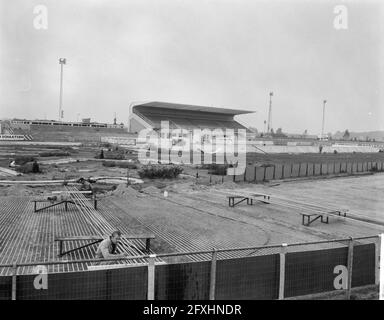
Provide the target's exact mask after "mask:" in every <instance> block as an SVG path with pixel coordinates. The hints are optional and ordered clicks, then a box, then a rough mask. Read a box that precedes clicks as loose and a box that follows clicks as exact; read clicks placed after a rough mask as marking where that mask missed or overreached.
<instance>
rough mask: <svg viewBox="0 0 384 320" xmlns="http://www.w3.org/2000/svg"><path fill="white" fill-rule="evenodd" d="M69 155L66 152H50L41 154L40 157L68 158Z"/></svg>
mask: <svg viewBox="0 0 384 320" xmlns="http://www.w3.org/2000/svg"><path fill="white" fill-rule="evenodd" d="M70 155H71V154H70V153H69V152H67V151H52V152H41V153H39V156H40V157H68V156H70Z"/></svg>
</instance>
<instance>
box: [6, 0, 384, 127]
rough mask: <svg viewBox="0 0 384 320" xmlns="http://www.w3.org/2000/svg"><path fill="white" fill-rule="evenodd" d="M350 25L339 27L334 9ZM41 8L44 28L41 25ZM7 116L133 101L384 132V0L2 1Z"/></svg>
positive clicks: (251, 119) (67, 113) (98, 110)
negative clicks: (343, 12) (341, 9)
mask: <svg viewBox="0 0 384 320" xmlns="http://www.w3.org/2000/svg"><path fill="white" fill-rule="evenodd" d="M340 4H342V5H344V6H346V8H347V9H348V29H343V30H337V29H335V28H334V19H335V17H336V15H337V14H335V13H334V8H335V6H336V5H340ZM36 5H45V6H46V8H47V10H48V28H47V29H46V30H45V29H36V28H35V27H34V23H33V21H34V19H35V17H36V14H34V13H33V10H34V7H35V6H36ZM0 10H1V11H0V26H1V33H0V68H1V69H0V71H1V72H0V118H4V117H7V118H13V117H18V118H32V119H36V118H43V119H44V118H47V119H57V117H58V104H59V80H60V66H59V64H58V59H59V58H60V57H65V58H67V64H66V65H65V67H64V98H63V109H64V120H69V121H74V120H76V119H77V117H80V118H83V117H91V118H92V120H95V121H103V122H112V121H113V117H114V112H116V113H117V118H118V121H119V122H124V123H126V122H127V118H128V109H129V104H130V103H131V102H135V101H166V102H175V103H186V104H197V105H205V106H214V107H228V108H233V109H246V110H251V111H255V112H256V113H255V114H253V115H248V116H241V117H240V118H239V120H240V121H242V123H245V124H248V125H252V126H256V127H257V128H258V129H259V130H263V126H264V125H263V121H264V120H265V119H267V110H268V102H269V92H270V91H273V92H274V96H273V111H272V127H273V128H275V129H277V128H278V127H282V129H283V131H286V132H297V133H301V132H303V131H304V130H305V129H308V131H309V132H310V133H314V134H319V133H320V131H321V120H322V101H323V100H324V99H327V100H328V103H327V105H326V122H325V131H326V132H335V131H336V130H345V129H349V130H350V131H367V130H384V106H383V102H384V94H383V88H384V87H383V85H384V81H383V80H384V72H383V69H384V68H383V53H384V49H383V46H384V40H383V37H384V27H383V21H384V10H383V5H381V4H380V1H378V0H377V1H342V0H339V1H268V2H267V1H255V0H249V1H248V0H240V1H234V0H233V1H228V0H226V1H224V0H221V1H219V0H205V1H202V0H190V1H177V0H172V1H171V0H138V1H132V0H118V1H117V0H108V1H107V0H106V1H101V0H92V1H91V0H65V1H59V0H54V1H53V0H52V1H44V0H40V1H35V0H7V1H1V2H0Z"/></svg>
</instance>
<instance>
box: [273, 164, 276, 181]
mask: <svg viewBox="0 0 384 320" xmlns="http://www.w3.org/2000/svg"><path fill="white" fill-rule="evenodd" d="M273 180H276V165H275V164H274V165H273Z"/></svg>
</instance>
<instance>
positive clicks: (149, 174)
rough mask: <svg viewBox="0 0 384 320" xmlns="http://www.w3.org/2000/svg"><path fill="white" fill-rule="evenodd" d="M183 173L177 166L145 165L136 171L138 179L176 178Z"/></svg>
mask: <svg viewBox="0 0 384 320" xmlns="http://www.w3.org/2000/svg"><path fill="white" fill-rule="evenodd" d="M182 172H183V168H182V167H180V166H178V165H160V164H156V165H145V166H142V167H141V169H140V170H139V171H138V173H139V176H140V178H150V179H154V178H168V179H169V178H176V177H177V176H178V175H179V174H180V173H182Z"/></svg>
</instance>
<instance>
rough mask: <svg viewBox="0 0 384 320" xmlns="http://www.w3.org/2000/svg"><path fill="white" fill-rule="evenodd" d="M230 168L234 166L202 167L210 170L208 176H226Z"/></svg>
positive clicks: (209, 165) (206, 165)
mask: <svg viewBox="0 0 384 320" xmlns="http://www.w3.org/2000/svg"><path fill="white" fill-rule="evenodd" d="M230 167H232V165H228V164H215V163H212V164H204V165H203V166H202V169H208V174H214V175H218V176H225V175H227V169H228V168H230Z"/></svg>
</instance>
